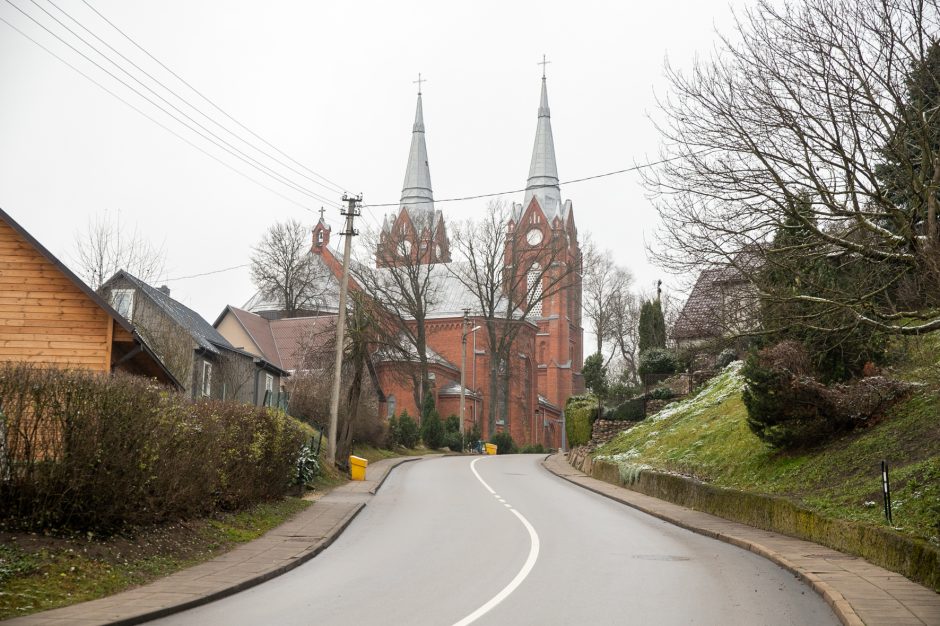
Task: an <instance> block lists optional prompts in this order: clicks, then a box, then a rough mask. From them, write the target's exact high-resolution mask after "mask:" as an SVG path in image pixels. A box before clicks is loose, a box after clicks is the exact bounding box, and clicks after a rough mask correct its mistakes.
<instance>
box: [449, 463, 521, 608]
mask: <svg viewBox="0 0 940 626" xmlns="http://www.w3.org/2000/svg"><path fill="white" fill-rule="evenodd" d="M478 461H480V459H474V460H473V462H472V463H470V470H471V471H472V472H473V474H474V475H475V476H476V477H477V480H479V481H480V484H482V485H483V486H484V487H486V490H487V491H489V492H490V493H492V494H493V495H496V492H495V491H493V489H492V488H491V487H490V486H489V485H487V484H486V481H485V480H483V478H482V477H481V476H480V474H479V472H477V468H476V467H474V466H475V465H476V464H477V462H478ZM506 507H507V508H509V512H510V513H512V514H513V515H515V516H516V517H518V518H519V521H520V522H522V525H523V526H525V529H526V531H527V532H528V533H529V556H528V557H527V558H526V560H525V563H523V564H522V569H520V570H519V573H518V574H516V577H515V578H513V579H512V580H511V581H509V584H508V585H506V586H505V587H503V589H502V591H500V592H499V593H497V594H496V595H495V596H493V597H492V598H491V599H490V600H489V601H488V602H487V603H486V604H484V605H483V606H481V607H480V608H478V609H477V610H476V611H474V612H473V613H471V614H470V615H468V616H466V617H465V618H463V619H462V620H460V621H459V622H456V623H455V624H454V626H467V624H472V623H473V622H475V621H477V620H478V619H480V618H481V617H483V616H484V615H486V614H487V613H489V612H490V611H491V610H492V609H493V608H494V607H496V606H497V605H498V604H499V603H500V602H502V601H503V600H505V599H506V598H508V597H509V594H511V593H512V592H513V591H515V590H516V588H517V587H518V586H519V585H521V584H522V581H524V580H525V579H526V577H528V575H529V573H530V572H531V571H532V568H534V567H535V562H536V561H537V560H538V558H539V535H538V533H537V532H535V528H533V527H532V524H530V523H529V520H527V519H526V518H525V516H524V515H522V513H520V512H519V511H517V510H516V509H514V508H512V507H510V506H509V505H508V504H506Z"/></svg>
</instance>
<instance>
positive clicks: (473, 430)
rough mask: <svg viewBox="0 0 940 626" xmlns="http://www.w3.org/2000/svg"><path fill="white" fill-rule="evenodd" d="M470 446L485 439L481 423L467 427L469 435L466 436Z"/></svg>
mask: <svg viewBox="0 0 940 626" xmlns="http://www.w3.org/2000/svg"><path fill="white" fill-rule="evenodd" d="M464 440H465V441H466V442H467V445H468V446H473V444H474V443H476V442H477V441H482V440H483V431H481V430H480V426H479V424H474V425H473V426H471V427H470V428H468V429H467V435H466V437H465V438H464Z"/></svg>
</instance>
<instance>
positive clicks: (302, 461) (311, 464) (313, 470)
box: [293, 440, 320, 487]
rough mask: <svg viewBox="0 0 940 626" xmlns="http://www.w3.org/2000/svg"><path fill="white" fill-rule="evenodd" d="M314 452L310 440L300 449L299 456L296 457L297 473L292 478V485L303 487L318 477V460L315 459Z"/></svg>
mask: <svg viewBox="0 0 940 626" xmlns="http://www.w3.org/2000/svg"><path fill="white" fill-rule="evenodd" d="M315 450H316V448H315V447H314V445H313V441H312V440H311V441H310V442H308V443H306V444H304V445H303V447H301V449H300V454H299V455H298V456H297V473H296V474H295V476H294V482H293V484H294V485H296V486H299V487H305V486H307V485H309V484H310V483H312V482H313V479H314V478H316V477H317V476H319V475H320V460H319V459H318V458H317V455H316V454H315V452H314V451H315Z"/></svg>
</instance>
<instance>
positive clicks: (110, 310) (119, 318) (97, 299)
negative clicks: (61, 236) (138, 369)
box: [0, 209, 183, 389]
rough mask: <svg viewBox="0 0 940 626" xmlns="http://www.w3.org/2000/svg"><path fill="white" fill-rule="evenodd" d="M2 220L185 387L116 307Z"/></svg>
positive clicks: (11, 221)
mask: <svg viewBox="0 0 940 626" xmlns="http://www.w3.org/2000/svg"><path fill="white" fill-rule="evenodd" d="M0 220H3V221H4V222H6V224H7V225H8V226H9V227H10V228H12V229H13V230H15V231H16V232H17V233H18V234H19V235H20V236H21V237H22V238H23V239H25V240H26V241H27V243H29V244H30V245H31V246H32V247H33V248H34V249H35V250H36V251H37V252H38V253H39V254H41V255H42V256H43V257H45V259H46V260H47V261H49V262H50V263H52V265H54V266H55V267H56V269H58V270H59V271H60V272H61V273H62V275H63V276H65V277H66V278H67V279H68V280H69V281H70V282H71V283H72V284H74V285H75V286H76V287H77V288H78V289H79V290H81V291H82V292H83V293H84V294H85V295H86V296H88V298H89V299H91V301H92V302H94V303H95V304H96V305H98V307H100V308H101V309H102V310H104V312H105V313H107V314H108V315H109V316H110V317H111V319H113V320H114V321H115V322H117V324H118V326H120V327H121V328H123V329H124V330H126V331H127V332H128V333H130V335H131V336H132V337H133V338H134V342H135V343H136V344H137V345H139V346H140V349H141V351H143V352H144V353H145V354H146V355H147V356H148V357H150V359H151V360H152V361H153V362H154V363H156V365H157V366H158V367H159V371H160V372H161V373H162V374H163V375H164V376H165V377H166V380H167V381H168V382H169V383H170V384H172V385H174V386H176V387H177V388H179V389H182V388H183V385H181V384H180V382H179V381H178V380H176V377H175V376H174V375H173V373H172V372H170V370H168V369H167V368H166V366H165V365H164V364H163V361H161V360H160V359H159V358H158V357H157V355H156V354H154V352H153V351H152V350H151V349H150V347H149V346H148V345H147V344H146V342H145V341H144V340H143V339H142V338H141V337H140V335H138V334H137V331H136V330H135V329H134V326H133V324H131V323H130V322H129V321H128V320H127V319H125V318H124V316H123V315H121V314H120V313H118V312H117V311H116V310H115V309H114V307H112V306H111V305H110V304H109V303H108V302H107V301H106V300H105V299H104V298H102V297H101V296H100V295H98V293H97V292H96V291H95V290H94V289H92V288H91V287H89V286H88V285H87V284H86V283H85V281H83V280H82V279H81V278H79V277H78V276H76V275H75V273H74V272H73V271H72V270H70V269H69V268H68V267H66V266H65V264H64V263H62V261H60V260H59V259H58V257H56V256H55V255H54V254H52V253H51V252H49V250H47V249H46V247H45V246H43V245H42V244H41V243H39V241H38V240H37V239H36V238H35V237H33V236H32V235H31V234H30V233H29V231H28V230H26V229H25V228H23V227H22V226H20V224H19V223H18V222H17V221H16V220H15V219H13V218H12V217H11V216H10V214H9V213H7V212H6V211H4V210H3V209H0Z"/></svg>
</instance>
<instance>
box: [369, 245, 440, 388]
mask: <svg viewBox="0 0 940 626" xmlns="http://www.w3.org/2000/svg"><path fill="white" fill-rule="evenodd" d="M432 228H433V227H432ZM427 239H429V240H431V241H433V240H434V239H436V237H435V236H434V233H431V235H430V236H429V237H428V238H427ZM362 249H364V250H366V251H367V254H368V255H369V259H368V260H367V259H362V261H361V262H359V263H356V264H355V265H354V266H353V267H352V268H351V271H352V276H353V278H354V279H355V281H356V283H358V286H359V287H360V288H361V289H362V291H363V292H364V293H365V294H366V295H368V297H369V298H370V299H371V300H372V301H374V302H377V303H380V304H381V305H382V307H383V310H384V315H381V316H378V315H376V319H380V320H381V324H382V333H381V339H380V338H378V337H376V338H375V339H376V341H379V344H380V345H378V346H377V347H378V348H379V349H380V350H381V351H382V353H383V354H385V356H387V357H389V358H391V359H393V360H395V361H396V362H397V363H399V364H401V365H402V367H401V368H400V372H401V375H403V376H407V377H408V378H410V379H411V382H412V388H413V390H414V401H415V406H417V407H421V406H422V401H423V397H422V396H423V393H424V391H425V390H427V389H429V388H430V381H429V377H428V373H429V370H428V336H427V319H428V315H429V313H430V312H431V311H432V310H433V309H434V307H435V306H436V305H437V304H438V302H439V300H440V297H441V281H440V278H441V277H442V276H444V275H446V270H444V269H443V265H441V264H435V263H430V262H427V261H428V260H427V257H426V255H421V254H420V247H419V245H415V244H413V243H412V242H411V241H410V240H409V239H408V238H404V237H400V236H398V233H392V232H388V233H386V232H381V231H374V230H370V231H367V232H366V233H365V237H364V246H363V247H362ZM373 254H375V255H376V257H375V258H377V259H378V263H377V265H373V264H372V263H371V262H370V260H371V257H372V255H373ZM409 364H410V366H411V367H407V366H408V365H409Z"/></svg>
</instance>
